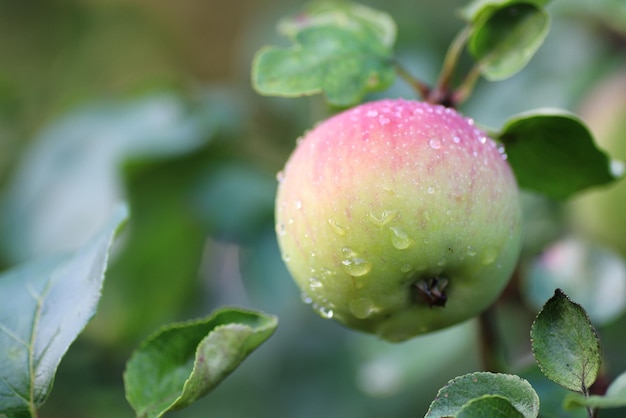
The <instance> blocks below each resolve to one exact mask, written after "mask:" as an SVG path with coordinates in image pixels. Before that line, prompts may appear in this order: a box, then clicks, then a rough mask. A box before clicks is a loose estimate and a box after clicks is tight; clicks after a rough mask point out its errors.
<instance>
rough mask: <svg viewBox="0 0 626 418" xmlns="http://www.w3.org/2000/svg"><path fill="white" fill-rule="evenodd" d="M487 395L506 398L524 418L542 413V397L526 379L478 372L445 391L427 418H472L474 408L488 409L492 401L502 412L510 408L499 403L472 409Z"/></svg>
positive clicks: (456, 379) (461, 377)
mask: <svg viewBox="0 0 626 418" xmlns="http://www.w3.org/2000/svg"><path fill="white" fill-rule="evenodd" d="M486 395H491V396H497V397H499V398H502V399H504V400H505V401H507V403H508V404H510V405H511V406H512V407H513V408H514V410H515V411H517V412H518V413H519V414H520V416H522V417H524V418H536V417H537V415H538V414H539V397H538V396H537V393H536V392H535V391H534V389H533V388H532V386H530V383H528V382H527V381H526V380H524V379H522V378H521V377H519V376H515V375H508V374H495V373H489V372H477V373H470V374H466V375H464V376H460V377H456V378H454V379H452V380H451V381H450V382H448V383H447V384H446V385H445V386H444V387H443V388H441V389H440V390H439V392H438V393H437V397H436V398H435V400H434V401H433V402H432V403H431V404H430V407H429V408H428V412H427V413H426V416H425V418H438V417H457V416H469V415H467V414H468V413H469V412H471V411H472V410H473V408H480V409H482V408H488V405H493V403H492V402H495V403H496V404H498V405H499V406H498V407H497V408H503V409H502V410H506V409H507V408H508V406H506V405H504V404H503V403H502V402H500V401H497V400H496V401H493V400H490V401H485V402H486V403H485V404H482V405H481V404H478V405H475V406H473V407H470V406H469V405H470V403H471V402H473V401H474V402H476V400H478V399H484V397H485V396H486ZM465 408H468V409H467V410H466V412H465V414H466V415H461V414H462V413H463V410H464V409H465ZM493 416H498V415H493ZM512 416H515V415H512Z"/></svg>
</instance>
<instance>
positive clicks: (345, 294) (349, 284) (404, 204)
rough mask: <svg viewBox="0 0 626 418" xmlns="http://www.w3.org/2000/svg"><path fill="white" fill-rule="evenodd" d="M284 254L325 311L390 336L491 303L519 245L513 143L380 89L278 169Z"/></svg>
mask: <svg viewBox="0 0 626 418" xmlns="http://www.w3.org/2000/svg"><path fill="white" fill-rule="evenodd" d="M278 180H279V186H278V195H277V198H276V232H277V236H278V241H279V245H280V249H281V252H282V256H283V259H284V261H285V263H286V265H287V268H288V269H289V271H290V273H291V275H292V276H293V278H294V279H295V281H296V283H297V285H298V286H299V288H300V289H301V291H302V296H303V300H304V301H305V302H307V303H310V304H311V305H312V306H313V307H314V308H315V310H316V311H318V313H320V315H322V316H324V317H326V318H331V317H332V318H334V319H336V320H337V321H339V322H341V323H343V324H344V325H346V326H348V327H351V328H354V329H358V330H362V331H366V332H371V333H376V334H378V335H379V336H380V337H381V338H384V339H387V340H390V341H402V340H406V339H408V338H411V337H413V336H415V335H419V334H422V333H426V332H430V331H433V330H437V329H441V328H444V327H447V326H450V325H453V324H457V323H459V322H461V321H464V320H466V319H469V318H471V317H473V316H475V315H477V314H478V313H480V312H481V311H483V310H484V309H486V308H487V307H488V306H489V305H491V304H492V303H493V302H494V301H495V300H496V298H497V297H498V296H499V294H500V293H501V292H502V290H503V288H504V286H505V285H506V284H507V282H508V280H509V278H510V276H511V274H512V271H513V269H514V268H515V265H516V262H517V258H518V255H519V250H520V235H521V232H520V222H521V213H520V204H519V196H518V188H517V184H516V180H515V178H514V176H513V174H512V172H511V169H510V167H509V165H508V163H507V161H506V154H504V152H503V149H502V148H500V147H499V146H498V145H497V144H496V143H495V142H494V141H492V140H491V139H489V138H488V137H487V135H486V134H485V133H484V132H483V131H481V130H480V129H478V128H477V127H476V126H474V124H473V122H472V120H471V119H466V118H464V117H462V116H461V115H459V113H457V112H456V111H455V110H453V109H450V108H445V107H443V106H440V105H432V104H428V103H422V102H416V101H408V100H402V99H398V100H381V101H377V102H371V103H366V104H363V105H360V106H357V107H355V108H352V109H350V110H347V111H345V112H343V113H340V114H338V115H335V116H334V117H332V118H330V119H328V120H327V121H325V122H323V123H321V124H319V125H318V126H316V127H315V128H314V129H313V130H311V131H310V132H308V133H307V134H306V135H305V136H304V137H303V138H301V139H300V140H299V141H298V146H297V148H296V150H295V151H294V152H293V154H292V155H291V157H290V158H289V160H288V161H287V164H286V166H285V168H284V170H283V171H281V172H280V173H279V174H278Z"/></svg>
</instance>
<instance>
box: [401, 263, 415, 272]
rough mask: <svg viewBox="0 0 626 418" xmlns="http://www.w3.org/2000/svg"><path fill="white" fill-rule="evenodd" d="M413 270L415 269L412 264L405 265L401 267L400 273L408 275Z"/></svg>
mask: <svg viewBox="0 0 626 418" xmlns="http://www.w3.org/2000/svg"><path fill="white" fill-rule="evenodd" d="M412 269H413V267H412V266H411V265H410V264H403V265H401V266H400V271H401V272H402V273H408V272H409V271H411V270H412Z"/></svg>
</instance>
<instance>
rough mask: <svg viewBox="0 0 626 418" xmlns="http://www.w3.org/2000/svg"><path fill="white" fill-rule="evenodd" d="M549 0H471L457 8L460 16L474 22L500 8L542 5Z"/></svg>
mask: <svg viewBox="0 0 626 418" xmlns="http://www.w3.org/2000/svg"><path fill="white" fill-rule="evenodd" d="M549 2H550V0H523V1H520V0H473V1H472V2H470V3H469V4H468V5H466V6H465V7H463V8H461V9H460V10H459V13H460V15H461V17H462V18H463V19H465V20H467V21H468V22H470V23H475V22H477V21H479V20H481V19H486V18H488V17H489V16H491V15H493V14H494V13H495V12H497V11H498V10H500V9H503V8H505V7H508V6H511V5H514V4H517V3H527V4H534V5H537V6H544V5H546V4H548V3H549Z"/></svg>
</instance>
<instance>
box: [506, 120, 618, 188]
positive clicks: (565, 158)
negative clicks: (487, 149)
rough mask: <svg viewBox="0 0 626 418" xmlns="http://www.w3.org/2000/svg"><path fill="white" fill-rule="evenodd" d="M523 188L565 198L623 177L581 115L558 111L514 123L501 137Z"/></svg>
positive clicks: (512, 122)
mask: <svg viewBox="0 0 626 418" xmlns="http://www.w3.org/2000/svg"><path fill="white" fill-rule="evenodd" d="M499 139H500V140H501V141H502V142H503V143H504V145H505V147H506V152H507V155H508V160H509V163H510V164H511V167H512V168H513V171H515V174H516V176H517V181H518V183H519V185H520V187H522V188H525V189H528V190H532V191H535V192H538V193H542V194H545V195H547V196H549V197H553V198H557V199H564V198H567V197H569V196H570V195H572V194H573V193H575V192H578V191H580V190H583V189H585V188H587V187H591V186H597V185H601V184H606V183H608V182H611V181H613V180H615V179H616V178H618V177H619V176H620V175H621V173H620V172H619V170H617V169H618V168H619V167H618V166H617V164H614V163H611V162H610V161H609V158H608V157H607V155H606V154H605V153H604V152H602V151H601V150H600V149H598V148H597V147H596V145H595V143H594V140H593V136H592V135H591V133H590V132H589V129H587V127H586V126H585V124H584V123H583V122H582V121H581V120H580V119H579V118H578V117H576V116H575V115H572V114H570V113H567V112H563V111H560V110H553V109H543V110H536V111H532V112H527V113H522V114H519V115H516V116H514V117H513V118H511V119H509V120H508V121H507V122H506V123H505V124H504V127H503V128H502V131H501V133H500V134H499Z"/></svg>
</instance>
